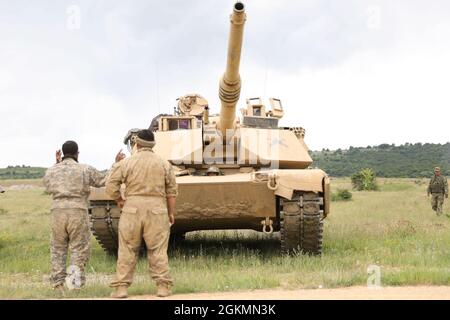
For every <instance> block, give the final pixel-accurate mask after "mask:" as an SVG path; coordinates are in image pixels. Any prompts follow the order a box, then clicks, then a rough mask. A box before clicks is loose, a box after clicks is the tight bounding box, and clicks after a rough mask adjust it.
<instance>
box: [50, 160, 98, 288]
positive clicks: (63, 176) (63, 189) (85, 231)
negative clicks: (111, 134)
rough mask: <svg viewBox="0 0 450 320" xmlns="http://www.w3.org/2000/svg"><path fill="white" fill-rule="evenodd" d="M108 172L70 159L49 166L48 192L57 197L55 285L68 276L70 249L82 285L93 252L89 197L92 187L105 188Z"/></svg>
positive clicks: (54, 206) (53, 241) (53, 243)
mask: <svg viewBox="0 0 450 320" xmlns="http://www.w3.org/2000/svg"><path fill="white" fill-rule="evenodd" d="M105 176H106V174H102V173H101V172H99V171H97V170H96V169H94V168H93V167H90V166H88V165H83V164H79V163H78V162H76V161H75V160H73V159H70V158H67V159H65V160H63V161H62V162H60V163H57V164H55V165H54V166H53V167H51V168H49V169H48V170H47V172H46V173H45V176H44V185H45V187H46V189H47V192H48V193H50V194H51V195H52V196H53V204H52V208H51V211H52V237H51V263H52V274H51V282H52V284H53V286H54V287H56V286H58V285H60V284H63V283H64V281H65V278H66V258H67V251H68V249H69V248H70V252H71V262H70V263H71V265H74V266H76V267H78V268H79V271H80V276H81V279H80V280H81V284H84V282H85V276H84V268H85V266H86V263H87V261H88V260H89V255H90V239H91V231H90V229H89V217H88V213H87V209H88V197H89V193H90V187H91V186H93V187H101V186H103V185H104V183H105V178H106V177H105Z"/></svg>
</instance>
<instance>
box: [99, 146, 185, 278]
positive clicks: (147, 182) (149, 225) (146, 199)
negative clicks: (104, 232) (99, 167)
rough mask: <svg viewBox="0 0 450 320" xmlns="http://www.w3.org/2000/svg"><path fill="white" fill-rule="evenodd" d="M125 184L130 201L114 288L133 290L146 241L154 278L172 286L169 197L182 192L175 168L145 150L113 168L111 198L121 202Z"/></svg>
mask: <svg viewBox="0 0 450 320" xmlns="http://www.w3.org/2000/svg"><path fill="white" fill-rule="evenodd" d="M122 183H124V184H125V186H126V188H125V198H126V201H125V205H124V207H123V209H122V215H121V217H120V221H119V255H118V260H117V274H116V280H115V281H113V282H112V283H111V287H119V286H126V287H129V286H130V285H131V283H132V282H133V274H134V268H135V266H136V262H137V258H138V253H139V249H140V247H141V241H142V238H144V241H145V244H146V246H147V257H148V260H149V267H150V274H151V276H152V279H153V280H155V281H156V283H157V284H165V285H172V283H173V280H172V278H171V276H170V273H169V263H168V257H167V246H168V242H169V235H170V222H169V217H168V211H167V197H168V196H176V195H177V193H178V189H177V184H176V181H175V174H174V173H173V169H172V166H171V165H170V164H169V162H167V161H166V160H163V159H162V158H160V157H159V156H158V155H156V154H155V153H153V151H152V149H151V148H141V149H139V150H138V151H137V152H136V153H134V154H133V155H132V156H131V157H130V158H128V159H125V160H122V161H121V162H119V163H117V164H116V165H115V166H113V169H112V172H111V174H110V176H109V177H108V180H107V182H106V192H107V193H108V195H110V196H111V197H112V198H113V199H116V200H117V199H119V198H120V186H121V184H122Z"/></svg>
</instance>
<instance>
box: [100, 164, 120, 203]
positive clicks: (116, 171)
mask: <svg viewBox="0 0 450 320" xmlns="http://www.w3.org/2000/svg"><path fill="white" fill-rule="evenodd" d="M123 164H124V161H121V162H118V163H115V164H114V165H113V167H112V169H111V171H110V172H109V174H108V177H107V179H106V184H105V186H106V193H107V194H108V195H109V196H110V197H111V198H113V199H114V200H115V201H118V200H121V199H122V196H121V194H120V186H121V185H122V183H123V174H122V171H123Z"/></svg>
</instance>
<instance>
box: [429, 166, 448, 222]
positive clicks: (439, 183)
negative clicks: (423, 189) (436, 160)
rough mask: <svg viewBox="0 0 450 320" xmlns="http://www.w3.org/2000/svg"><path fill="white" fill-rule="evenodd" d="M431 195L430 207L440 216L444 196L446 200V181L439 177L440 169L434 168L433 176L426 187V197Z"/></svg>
mask: <svg viewBox="0 0 450 320" xmlns="http://www.w3.org/2000/svg"><path fill="white" fill-rule="evenodd" d="M430 194H431V207H432V208H433V210H434V211H436V214H437V215H438V216H440V215H442V205H443V204H444V196H445V198H448V184H447V179H446V178H445V177H443V176H441V169H440V168H439V167H436V168H434V176H433V177H432V178H431V180H430V184H429V185H428V196H430Z"/></svg>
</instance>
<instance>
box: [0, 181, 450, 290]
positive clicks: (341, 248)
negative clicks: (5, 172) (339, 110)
mask: <svg viewBox="0 0 450 320" xmlns="http://www.w3.org/2000/svg"><path fill="white" fill-rule="evenodd" d="M416 180H417V179H416ZM416 180H415V179H379V181H378V183H379V185H380V191H371V192H358V191H352V193H353V199H352V201H348V202H347V201H343V202H333V203H332V213H331V214H330V216H329V217H328V218H327V219H326V221H325V232H324V250H323V255H322V257H308V256H293V257H285V256H280V255H279V242H278V240H277V238H276V235H272V236H266V235H263V234H260V233H256V232H251V231H239V232H237V231H227V232H225V231H219V232H195V233H190V234H188V236H187V239H186V241H184V242H182V243H180V244H179V246H177V247H174V248H171V249H170V252H169V254H170V267H171V270H172V275H173V277H174V278H175V287H174V292H175V293H189V292H214V291H231V290H245V289H259V288H276V287H277V288H280V287H281V288H287V289H293V288H317V287H318V286H323V287H328V288H330V287H343V286H352V285H365V284H366V282H367V277H368V275H367V267H368V266H369V265H372V264H376V265H378V266H380V267H381V275H382V278H381V282H382V285H385V286H387V285H419V284H423V285H450V246H449V243H450V232H449V228H450V219H449V218H448V217H446V216H445V215H444V216H443V217H436V215H435V214H434V212H433V211H432V210H431V208H430V204H429V199H428V198H427V197H426V187H427V183H426V179H425V180H423V181H424V183H418V182H417V181H416ZM18 183H20V184H21V183H22V182H18ZM36 185H39V183H38V182H36ZM338 188H339V189H349V190H351V184H350V180H349V179H332V191H336V190H337V189H338ZM50 204H51V200H50V198H49V197H48V196H47V195H45V194H44V193H43V190H42V189H40V188H38V189H32V190H18V191H8V192H6V193H5V194H2V195H0V298H54V297H57V295H56V294H55V292H54V291H53V290H51V288H50V285H49V282H48V277H49V272H50V263H49V262H50V258H49V241H50V214H49V207H50ZM444 213H446V214H450V210H449V207H448V204H447V203H446V204H445V206H444ZM92 245H93V251H92V257H91V260H90V262H89V265H88V267H87V271H88V281H87V285H86V287H85V289H84V290H82V291H80V292H78V293H73V292H70V293H69V297H105V296H107V295H109V292H110V290H111V289H110V288H109V287H108V284H109V281H110V280H111V279H112V277H113V276H114V272H115V260H114V259H113V258H112V257H109V256H107V255H106V254H105V253H104V252H103V251H102V249H101V248H100V246H99V245H98V244H97V243H96V242H95V240H93V241H92ZM135 280H136V281H135V283H134V284H133V286H132V287H131V288H130V293H131V294H145V293H149V294H152V293H154V292H155V289H154V285H153V283H152V281H151V280H150V277H149V275H148V270H147V261H146V260H145V259H140V261H139V263H138V265H137V270H136V279H135Z"/></svg>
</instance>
